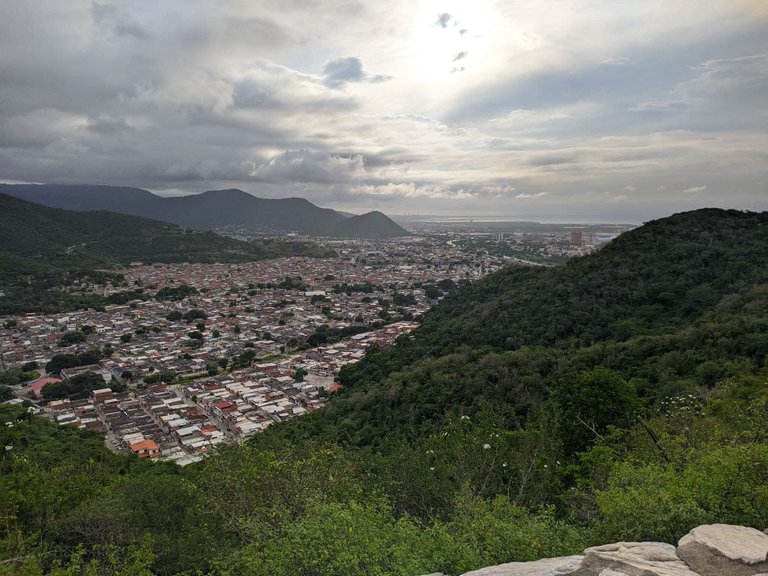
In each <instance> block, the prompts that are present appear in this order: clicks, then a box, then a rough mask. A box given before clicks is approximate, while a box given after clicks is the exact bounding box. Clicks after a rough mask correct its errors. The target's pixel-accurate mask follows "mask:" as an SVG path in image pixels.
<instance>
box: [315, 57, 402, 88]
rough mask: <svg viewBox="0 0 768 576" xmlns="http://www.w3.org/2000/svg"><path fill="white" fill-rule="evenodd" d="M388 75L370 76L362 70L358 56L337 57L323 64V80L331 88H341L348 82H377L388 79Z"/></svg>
mask: <svg viewBox="0 0 768 576" xmlns="http://www.w3.org/2000/svg"><path fill="white" fill-rule="evenodd" d="M390 79H391V77H390V76H383V75H380V74H379V75H375V76H372V75H370V74H367V73H366V72H364V71H363V63H362V62H360V59H359V58H355V57H349V58H338V59H337V60H331V61H330V62H327V63H326V64H325V67H324V68H323V82H324V83H325V85H326V86H329V87H331V88H341V87H343V86H344V85H345V84H347V83H348V82H369V83H373V84H375V83H378V82H386V81H387V80H390Z"/></svg>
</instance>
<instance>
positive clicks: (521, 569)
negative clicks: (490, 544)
mask: <svg viewBox="0 0 768 576" xmlns="http://www.w3.org/2000/svg"><path fill="white" fill-rule="evenodd" d="M583 562H584V556H566V557H563V558H545V559H544V560H537V561H536V562H510V563H509V564H501V565H499V566H492V567H490V568H482V569H481V570H473V571H472V572H467V573H465V574H464V575H463V576H569V575H572V574H576V573H577V572H578V570H579V569H580V568H581V565H582V563H583Z"/></svg>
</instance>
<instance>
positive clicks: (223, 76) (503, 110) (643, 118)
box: [0, 0, 768, 222]
mask: <svg viewBox="0 0 768 576" xmlns="http://www.w3.org/2000/svg"><path fill="white" fill-rule="evenodd" d="M0 5H1V6H2V18H0V77H2V78H3V82H2V84H0V180H2V181H5V182H45V183H54V184H76V183H77V184H79V183H90V184H107V185H127V186H138V187H143V188H147V189H149V190H151V191H153V192H155V193H158V194H161V195H181V194H189V193H198V192H202V191H205V190H210V189H217V188H230V187H237V188H241V189H243V190H245V191H247V192H250V193H253V194H255V195H257V196H260V197H265V198H280V197H286V196H302V197H305V198H307V199H309V200H310V201H312V202H314V203H316V204H318V205H320V206H327V207H331V208H335V209H340V210H348V211H351V212H356V213H360V212H364V211H367V210H373V209H376V210H381V211H383V212H386V213H388V214H392V215H399V214H404V213H415V212H416V213H422V214H443V215H464V214H476V215H489V214H498V215H503V216H505V217H519V218H521V219H524V218H536V219H541V220H547V219H550V220H559V221H562V220H567V219H573V220H582V221H583V220H587V221H600V220H602V221H615V222H640V221H643V220H647V219H649V218H654V217H660V216H665V215H668V214H671V213H673V212H676V211H680V210H686V209H693V208H699V207H704V206H718V207H726V208H739V209H752V210H765V209H768V108H766V106H765V94H766V93H768V34H766V29H767V25H768V4H766V3H765V2H764V1H760V0H752V1H750V0H731V1H724V0H717V1H714V2H708V3H702V2H700V1H697V0H677V1H675V2H672V3H670V2H662V1H658V0H648V1H644V2H621V3H616V2H608V1H568V2H551V1H549V2H540V1H538V2H537V1H533V0H523V1H516V2H512V1H506V2H493V1H491V0H477V1H474V2H471V3H470V2H459V1H455V0H454V1H452V0H445V1H420V2H385V3H373V2H356V1H353V0H349V1H346V0H345V1H323V0H317V1H311V2H309V1H290V0H283V1H280V2H276V1H270V0H264V1H258V2H237V1H229V2H218V3H215V4H214V3H209V2H202V1H189V0H184V1H181V0H179V1H168V2H163V3H162V4H158V3H156V2H149V1H139V2H130V3H125V2H108V1H103V2H102V1H93V2H91V1H67V2H54V3H42V2H11V1H3V2H0Z"/></svg>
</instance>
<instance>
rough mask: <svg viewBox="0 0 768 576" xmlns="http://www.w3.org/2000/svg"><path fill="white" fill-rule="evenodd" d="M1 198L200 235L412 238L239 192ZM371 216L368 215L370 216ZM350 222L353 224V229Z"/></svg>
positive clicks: (42, 187)
mask: <svg viewBox="0 0 768 576" xmlns="http://www.w3.org/2000/svg"><path fill="white" fill-rule="evenodd" d="M0 193H4V194H9V195H11V196H16V197H18V198H22V199H24V200H28V201H30V202H37V203H39V204H44V205H46V206H50V207H54V208H64V209H67V210H78V211H88V210H106V211H110V212H119V213H122V214H131V215H133V216H141V217H144V218H151V219H153V220H162V221H164V222H171V223H173V224H177V225H179V226H184V227H186V228H193V229H196V230H217V229H226V228H231V229H242V228H245V229H249V230H251V231H257V232H264V233H284V232H298V233H300V234H309V235H313V236H335V237H341V238H347V237H350V238H393V237H397V236H405V235H407V234H408V233H407V232H406V231H405V230H404V229H403V228H401V227H400V226H398V225H397V224H395V223H394V222H392V220H390V219H389V218H387V217H386V216H384V215H383V214H381V213H370V214H377V215H376V216H373V217H372V219H373V220H374V221H375V223H376V226H375V227H374V228H373V229H372V230H371V232H370V234H372V235H368V234H369V233H368V232H367V231H366V230H365V228H364V227H362V226H360V225H358V224H357V222H356V221H354V219H352V218H348V217H347V216H346V215H345V214H342V213H340V212H336V211H335V210H331V209H329V208H320V207H318V206H315V205H314V204H312V203H311V202H309V201H308V200H306V199H304V198H282V199H267V198H257V197H256V196H253V195H251V194H248V193H246V192H243V191H242V190H237V189H228V190H210V191H208V192H204V193H202V194H194V195H189V196H177V197H170V198H167V197H161V196H157V195H155V194H152V193H151V192H149V191H147V190H143V189H141V188H128V187H116V186H88V185H69V186H58V185H48V184H16V185H11V184H0ZM365 216H368V215H365ZM348 220H353V221H352V222H351V223H350V225H351V226H352V227H351V229H349V230H348V229H347V223H348Z"/></svg>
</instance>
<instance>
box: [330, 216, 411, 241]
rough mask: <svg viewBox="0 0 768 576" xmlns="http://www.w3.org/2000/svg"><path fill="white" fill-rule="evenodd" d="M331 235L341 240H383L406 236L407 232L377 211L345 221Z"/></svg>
mask: <svg viewBox="0 0 768 576" xmlns="http://www.w3.org/2000/svg"><path fill="white" fill-rule="evenodd" d="M330 235H331V236H338V237H341V238H370V239H373V240H382V239H386V238H395V237H398V236H405V235H407V232H406V231H405V230H404V229H403V228H401V227H400V226H399V225H397V224H395V222H393V221H392V220H391V219H390V218H388V217H387V216H385V215H384V214H382V213H381V212H378V211H375V212H368V213H367V214H363V215H361V216H352V217H351V218H348V219H346V220H344V221H343V222H341V223H339V224H337V225H336V227H335V228H334V229H333V231H332V232H331V233H330Z"/></svg>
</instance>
